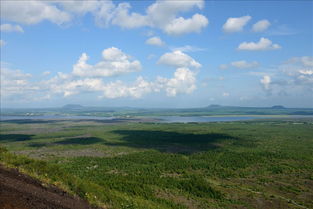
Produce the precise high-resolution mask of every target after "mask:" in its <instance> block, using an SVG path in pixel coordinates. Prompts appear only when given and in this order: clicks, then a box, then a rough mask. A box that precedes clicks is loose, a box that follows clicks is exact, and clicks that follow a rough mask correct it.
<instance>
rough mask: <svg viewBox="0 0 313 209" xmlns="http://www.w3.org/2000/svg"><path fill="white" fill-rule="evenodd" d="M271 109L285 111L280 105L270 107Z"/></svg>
mask: <svg viewBox="0 0 313 209" xmlns="http://www.w3.org/2000/svg"><path fill="white" fill-rule="evenodd" d="M271 108H272V109H286V107H284V106H282V105H274V106H272V107H271Z"/></svg>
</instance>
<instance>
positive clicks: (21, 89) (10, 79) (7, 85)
mask: <svg viewBox="0 0 313 209" xmlns="http://www.w3.org/2000/svg"><path fill="white" fill-rule="evenodd" d="M0 70H1V88H0V89H1V97H3V98H10V97H12V96H15V97H23V96H24V95H26V94H27V95H28V94H31V93H33V92H35V91H36V90H38V87H37V86H36V85H32V83H31V81H30V78H31V77H32V75H31V74H28V73H24V72H22V71H21V70H11V69H9V68H3V67H1V69H0Z"/></svg>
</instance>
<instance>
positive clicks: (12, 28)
mask: <svg viewBox="0 0 313 209" xmlns="http://www.w3.org/2000/svg"><path fill="white" fill-rule="evenodd" d="M0 31H1V32H19V33H23V32H24V30H23V28H22V27H21V26H20V25H12V24H1V25H0Z"/></svg>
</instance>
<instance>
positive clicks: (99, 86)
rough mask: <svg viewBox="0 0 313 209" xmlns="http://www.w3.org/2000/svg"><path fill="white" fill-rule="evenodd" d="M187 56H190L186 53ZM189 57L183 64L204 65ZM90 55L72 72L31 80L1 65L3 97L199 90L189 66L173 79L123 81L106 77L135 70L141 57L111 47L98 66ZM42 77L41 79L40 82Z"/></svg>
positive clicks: (136, 95) (139, 94)
mask: <svg viewBox="0 0 313 209" xmlns="http://www.w3.org/2000/svg"><path fill="white" fill-rule="evenodd" d="M186 56H187V55H186ZM187 58H189V59H190V60H189V63H188V62H186V63H187V64H186V63H184V64H182V65H184V66H185V65H187V66H191V67H198V66H199V65H200V64H199V63H197V62H195V61H194V60H193V59H192V58H190V57H189V56H187ZM87 60H88V56H87V54H86V53H83V54H82V56H81V57H80V58H79V60H78V62H77V63H76V64H74V66H73V71H72V72H71V73H62V72H58V73H57V74H56V75H55V76H53V77H50V78H47V77H46V76H47V75H50V72H49V71H46V72H43V73H42V74H41V77H40V78H41V79H42V80H39V79H38V78H37V79H34V80H35V81H33V80H31V78H32V77H33V76H32V75H30V74H27V73H24V72H22V71H21V70H11V69H7V68H3V67H1V96H2V97H3V98H5V99H7V100H9V99H11V98H15V99H16V98H18V99H20V98H22V97H23V98H25V99H28V100H33V99H36V100H40V99H50V98H52V97H53V96H60V95H61V96H63V97H70V96H73V95H79V94H84V93H96V94H98V95H99V96H100V97H103V98H109V99H114V98H120V97H131V98H141V97H143V96H144V95H147V94H150V93H160V92H164V93H165V94H166V95H167V96H171V97H172V96H177V95H179V94H190V93H192V92H193V91H194V90H195V89H196V72H194V71H192V70H190V69H189V68H188V67H186V66H185V67H179V68H177V69H176V70H175V72H174V74H173V76H172V77H170V78H166V77H161V76H158V77H156V78H155V79H154V80H150V81H149V80H147V79H145V78H143V77H142V76H138V77H137V79H136V80H135V81H134V82H125V81H122V80H113V81H112V78H111V79H110V80H109V81H108V80H106V79H107V78H106V77H108V76H113V75H120V74H122V73H128V72H135V71H137V70H138V69H139V68H141V66H140V62H139V61H138V60H135V61H131V60H130V56H129V55H126V54H125V53H124V52H122V51H121V50H120V49H117V48H115V47H111V48H108V49H105V50H103V52H102V61H100V62H99V63H97V64H95V65H90V64H88V63H87ZM38 80H39V81H38Z"/></svg>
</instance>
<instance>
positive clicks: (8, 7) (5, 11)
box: [0, 1, 71, 24]
mask: <svg viewBox="0 0 313 209" xmlns="http://www.w3.org/2000/svg"><path fill="white" fill-rule="evenodd" d="M0 13H1V19H5V20H9V21H13V22H18V23H23V24H36V23H39V22H41V21H44V20H49V21H51V22H53V23H56V24H63V23H65V22H68V21H70V20H71V16H70V15H69V14H68V13H67V12H64V11H61V10H60V9H59V8H58V7H56V6H55V5H53V4H50V3H49V2H46V1H1V7H0Z"/></svg>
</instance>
